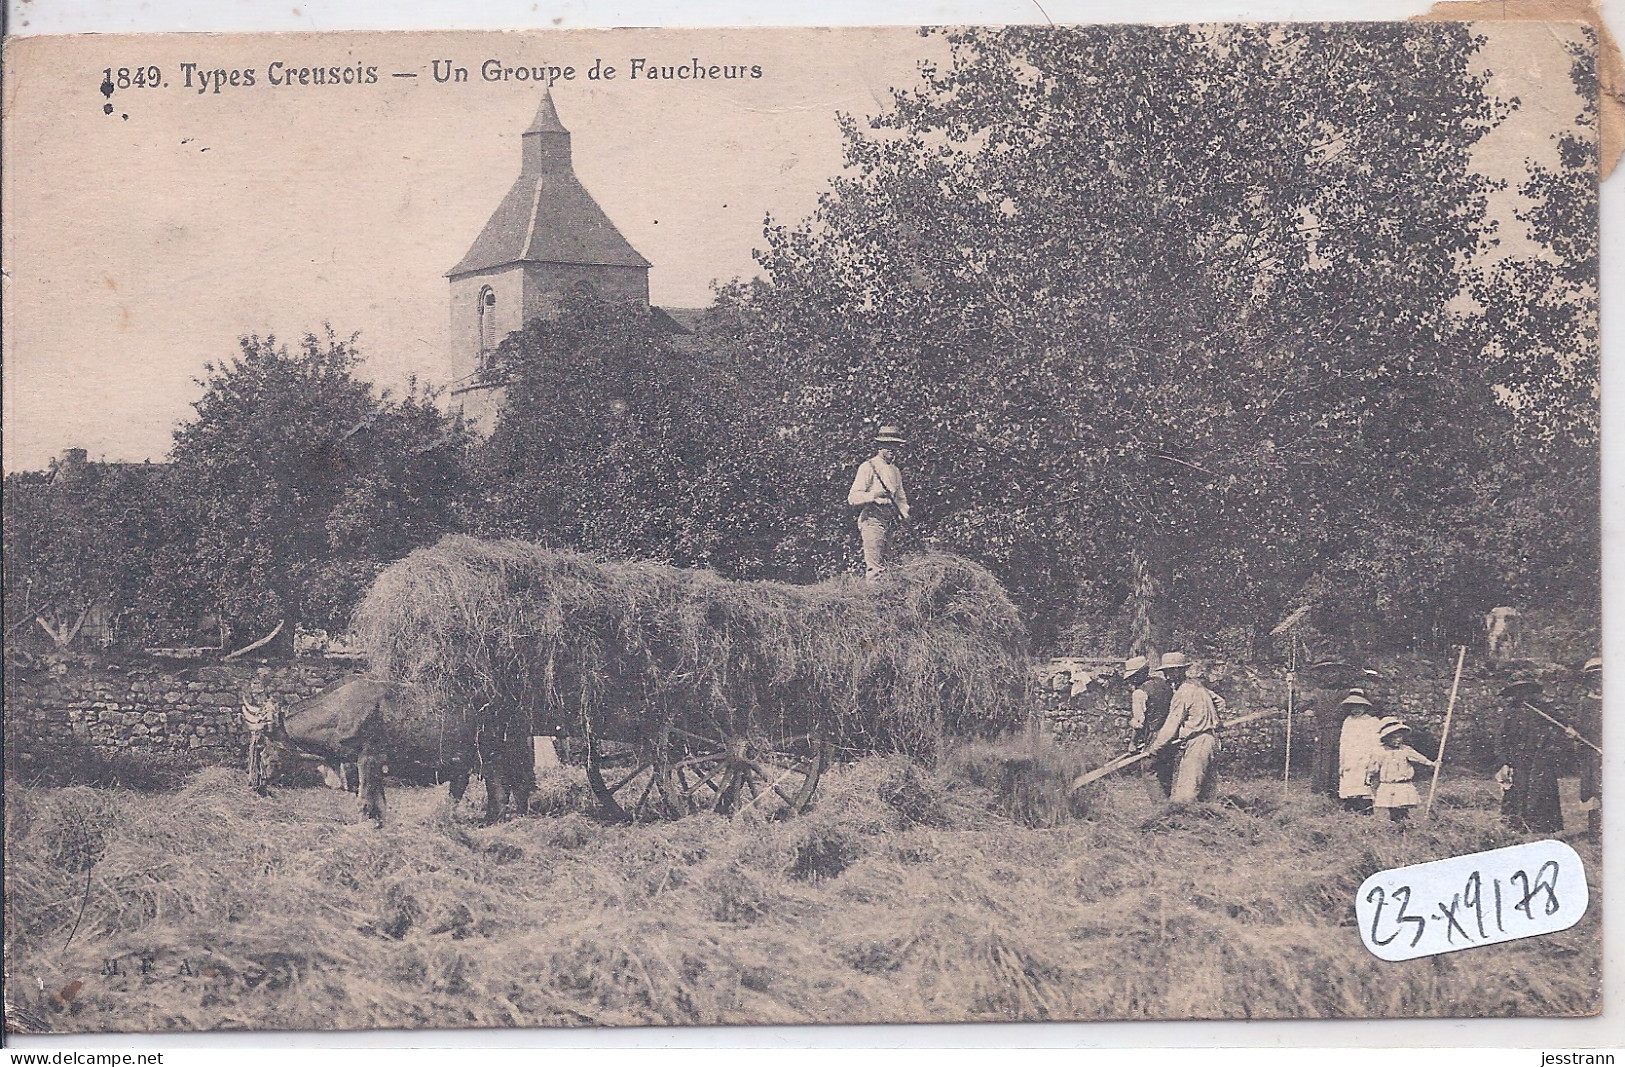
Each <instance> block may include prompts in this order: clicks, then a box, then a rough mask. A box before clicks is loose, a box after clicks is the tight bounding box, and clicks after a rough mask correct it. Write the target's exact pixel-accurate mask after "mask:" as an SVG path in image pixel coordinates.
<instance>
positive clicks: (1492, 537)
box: [1472, 31, 1602, 621]
mask: <svg viewBox="0 0 1625 1067" xmlns="http://www.w3.org/2000/svg"><path fill="white" fill-rule="evenodd" d="M1587 32H1588V35H1589V32H1590V31H1587ZM1595 47H1596V40H1595V37H1594V36H1592V37H1590V39H1589V40H1587V41H1585V42H1583V43H1576V44H1574V45H1571V46H1570V49H1569V51H1570V55H1571V59H1572V63H1571V67H1570V71H1569V76H1570V79H1571V80H1572V82H1573V83H1574V86H1575V89H1576V91H1577V93H1578V95H1579V98H1580V101H1581V107H1580V110H1579V113H1578V114H1577V115H1576V116H1575V117H1574V122H1573V124H1572V125H1571V126H1570V127H1569V128H1567V129H1563V130H1560V131H1558V132H1557V133H1555V134H1553V140H1554V141H1555V148H1556V150H1557V151H1556V156H1557V162H1556V165H1555V166H1551V165H1548V164H1545V163H1534V162H1531V163H1530V164H1529V166H1528V174H1529V176H1528V179H1527V180H1526V181H1525V182H1524V183H1523V185H1522V187H1521V188H1520V190H1519V192H1520V193H1521V194H1522V201H1523V203H1524V205H1525V207H1524V208H1523V209H1522V210H1521V211H1520V212H1519V215H1520V219H1521V221H1522V222H1523V224H1524V225H1525V227H1526V228H1527V231H1528V237H1529V245H1530V246H1532V247H1530V248H1526V249H1525V250H1524V251H1522V252H1521V253H1520V254H1517V255H1508V256H1504V257H1502V258H1499V259H1496V260H1495V261H1494V262H1493V264H1492V265H1491V266H1489V267H1487V268H1485V269H1484V270H1482V271H1481V272H1480V274H1479V277H1478V280H1477V284H1475V285H1474V287H1473V290H1472V292H1473V297H1474V299H1475V300H1476V301H1477V302H1478V303H1479V304H1480V305H1482V307H1483V309H1484V318H1485V320H1486V321H1488V322H1492V323H1494V324H1495V327H1494V329H1493V331H1491V332H1490V333H1489V335H1488V338H1487V343H1486V346H1485V352H1486V356H1487V358H1488V359H1489V360H1490V361H1491V363H1492V366H1493V374H1494V377H1495V380H1496V381H1497V383H1498V384H1499V385H1500V387H1501V388H1502V389H1503V390H1504V392H1505V395H1506V398H1507V403H1508V406H1509V408H1510V409H1511V411H1512V413H1513V425H1512V427H1511V431H1510V432H1509V433H1507V434H1506V435H1505V436H1503V437H1502V438H1500V439H1499V440H1498V441H1497V442H1495V444H1496V446H1497V447H1496V448H1495V450H1494V463H1493V464H1492V466H1491V467H1490V469H1489V470H1488V471H1487V472H1486V475H1485V477H1484V478H1483V480H1482V484H1481V487H1480V489H1481V496H1482V499H1483V506H1482V508H1481V513H1482V516H1483V519H1484V521H1483V526H1484V539H1483V540H1484V548H1485V555H1486V557H1487V558H1490V559H1493V560H1494V561H1496V565H1495V566H1494V568H1493V578H1492V581H1493V585H1494V587H1495V588H1496V590H1497V592H1498V595H1499V596H1502V597H1504V598H1505V599H1506V600H1507V602H1510V603H1518V604H1525V605H1527V604H1533V603H1539V602H1543V601H1554V600H1555V601H1556V602H1559V603H1564V604H1567V605H1586V606H1588V607H1589V608H1590V609H1591V613H1592V621H1595V611H1596V608H1597V597H1598V591H1599V588H1600V579H1601V547H1602V542H1601V532H1602V531H1601V524H1600V518H1601V515H1600V501H1599V488H1600V484H1599V465H1598V459H1599V453H1598V444H1599V437H1598V431H1599V416H1600V405H1599V403H1598V392H1597V389H1598V384H1599V371H1600V354H1601V353H1600V346H1599V337H1598V316H1597V312H1598V297H1599V294H1598V288H1597V282H1598V277H1597V269H1598V219H1597V208H1598V199H1597V180H1598V126H1597V106H1598V90H1599V87H1598V83H1597V71H1596V51H1595Z"/></svg>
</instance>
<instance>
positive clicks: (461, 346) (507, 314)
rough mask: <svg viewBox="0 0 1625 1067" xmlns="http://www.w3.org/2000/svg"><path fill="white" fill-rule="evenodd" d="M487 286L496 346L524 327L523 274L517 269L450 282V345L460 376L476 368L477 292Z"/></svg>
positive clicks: (461, 278)
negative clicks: (493, 298) (491, 295)
mask: <svg viewBox="0 0 1625 1067" xmlns="http://www.w3.org/2000/svg"><path fill="white" fill-rule="evenodd" d="M487 285H489V286H490V287H491V289H492V291H494V292H495V293H496V297H497V303H496V307H495V308H494V309H493V312H494V314H495V316H496V332H495V340H496V343H498V344H501V343H502V339H503V338H504V337H506V336H508V335H509V334H510V333H512V332H513V331H515V330H517V329H519V327H521V326H523V325H524V324H525V320H526V318H527V317H528V316H527V315H526V314H525V308H526V300H525V289H526V286H525V270H524V268H523V267H521V266H512V267H500V268H497V269H495V270H486V271H478V272H476V273H474V274H465V275H462V276H460V277H457V278H453V279H452V280H451V344H452V351H454V352H456V353H457V355H458V359H459V365H460V366H461V367H462V368H464V369H463V370H462V372H461V373H462V374H465V375H466V374H473V373H474V371H475V370H476V369H477V368H478V367H479V355H480V314H479V297H480V291H481V290H482V289H484V288H485V287H486V286H487Z"/></svg>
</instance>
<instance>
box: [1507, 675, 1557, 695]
mask: <svg viewBox="0 0 1625 1067" xmlns="http://www.w3.org/2000/svg"><path fill="white" fill-rule="evenodd" d="M1545 691H1546V687H1545V686H1543V685H1541V684H1540V682H1538V681H1536V680H1535V679H1534V678H1531V677H1529V676H1528V675H1527V674H1525V675H1520V676H1518V677H1516V678H1514V679H1512V681H1511V682H1509V683H1507V685H1506V687H1505V688H1504V689H1502V690H1501V692H1500V694H1499V695H1500V696H1503V697H1506V698H1507V699H1508V700H1534V699H1535V698H1537V697H1539V696H1540V695H1541V694H1542V693H1544V692H1545Z"/></svg>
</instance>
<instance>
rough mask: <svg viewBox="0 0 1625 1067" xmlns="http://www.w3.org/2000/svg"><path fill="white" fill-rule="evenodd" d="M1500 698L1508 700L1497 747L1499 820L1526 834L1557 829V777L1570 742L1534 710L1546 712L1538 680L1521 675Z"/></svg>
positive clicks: (1560, 805)
mask: <svg viewBox="0 0 1625 1067" xmlns="http://www.w3.org/2000/svg"><path fill="white" fill-rule="evenodd" d="M1501 696H1502V697H1503V698H1505V699H1506V701H1507V717H1506V722H1505V724H1504V725H1503V726H1502V727H1501V736H1500V744H1499V747H1498V756H1499V759H1500V762H1501V769H1500V770H1499V771H1497V772H1496V775H1495V778H1496V781H1498V782H1500V783H1501V784H1502V787H1503V788H1504V789H1505V790H1506V791H1505V792H1504V793H1503V794H1502V795H1501V818H1503V819H1505V820H1506V821H1507V822H1508V823H1509V824H1511V825H1512V826H1514V827H1517V828H1519V829H1522V830H1528V831H1529V832H1531V833H1540V834H1555V833H1559V832H1561V831H1562V829H1563V803H1562V801H1561V800H1560V799H1559V797H1558V793H1557V777H1558V773H1559V771H1560V770H1561V769H1562V766H1563V763H1564V760H1565V757H1566V756H1567V755H1568V752H1569V749H1570V748H1571V747H1572V746H1571V745H1570V744H1569V740H1568V738H1566V737H1565V736H1563V733H1562V731H1560V730H1559V729H1558V728H1557V727H1555V726H1553V725H1552V724H1551V723H1549V722H1547V721H1546V720H1545V719H1543V718H1541V717H1540V716H1539V715H1538V714H1536V713H1535V711H1534V707H1539V708H1541V709H1542V710H1545V708H1546V705H1547V703H1548V701H1547V698H1546V696H1545V693H1544V690H1543V688H1542V687H1541V684H1540V683H1539V682H1537V681H1535V680H1534V679H1532V678H1525V679H1520V680H1518V681H1515V682H1513V683H1512V684H1511V685H1509V686H1507V687H1506V688H1505V689H1503V690H1501Z"/></svg>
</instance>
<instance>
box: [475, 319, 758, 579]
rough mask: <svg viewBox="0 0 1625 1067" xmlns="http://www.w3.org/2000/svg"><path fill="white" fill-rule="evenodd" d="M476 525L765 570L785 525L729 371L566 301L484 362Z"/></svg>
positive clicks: (628, 554)
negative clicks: (492, 421) (487, 396)
mask: <svg viewBox="0 0 1625 1067" xmlns="http://www.w3.org/2000/svg"><path fill="white" fill-rule="evenodd" d="M497 363H498V365H499V366H500V367H501V368H502V372H503V374H504V375H505V377H506V380H507V382H508V384H507V388H506V390H505V397H504V401H503V404H502V407H501V410H500V413H499V415H498V419H497V423H496V426H495V427H494V428H493V430H492V433H491V436H490V438H489V440H488V441H486V442H485V443H484V444H483V445H482V447H481V449H480V451H479V455H478V458H477V462H476V464H475V467H476V471H477V474H476V479H477V486H478V497H479V511H478V519H477V524H478V527H479V528H480V529H482V530H483V531H484V532H486V533H488V534H494V535H502V536H519V537H525V538H529V539H532V540H538V541H542V542H544V543H547V544H550V545H555V546H563V547H571V548H578V549H584V550H588V551H593V552H597V553H600V554H602V555H605V556H607V557H613V558H623V559H628V558H629V559H653V560H660V561H664V562H670V563H675V564H678V565H685V566H714V567H717V568H718V569H719V570H722V571H724V572H725V573H728V574H731V575H743V576H755V575H758V574H761V573H763V572H764V571H765V570H766V569H767V568H768V566H769V557H771V556H772V555H773V549H774V546H775V545H776V543H777V541H778V539H779V538H780V536H781V534H780V531H781V530H782V528H783V522H782V519H783V516H784V515H785V514H786V513H787V506H786V500H785V498H784V497H783V489H784V479H783V477H782V476H780V474H779V473H778V468H777V462H778V460H777V457H776V456H775V455H774V454H773V453H772V452H771V451H770V450H766V449H764V448H763V447H762V444H761V438H760V427H759V426H758V424H757V423H756V421H755V420H753V419H752V418H751V417H750V416H749V410H750V404H749V403H748V397H749V395H750V388H749V386H748V385H747V384H745V382H746V379H747V377H748V376H747V375H745V374H744V373H743V372H742V370H741V368H739V367H737V366H732V365H729V364H728V363H727V362H726V360H725V359H723V358H722V357H719V356H718V355H717V353H715V352H713V351H712V350H710V349H709V348H707V347H705V346H703V345H696V344H691V343H686V341H685V339H684V338H683V337H682V335H680V334H679V333H677V332H676V331H675V330H674V329H673V328H672V327H671V325H670V322H669V320H667V319H665V318H664V316H662V315H660V314H658V313H656V314H651V313H650V312H649V310H648V309H646V308H639V307H635V306H627V305H619V304H614V303H608V302H600V301H596V300H593V299H590V298H580V299H577V300H575V301H573V302H572V303H571V304H570V306H569V307H568V308H566V309H565V311H564V312H563V313H562V314H561V315H559V316H558V317H556V318H548V319H538V320H535V321H533V322H531V323H530V324H529V325H527V326H526V327H524V328H523V329H522V330H519V331H517V332H515V333H514V334H512V335H510V336H509V337H508V338H507V339H506V340H505V341H504V342H503V343H502V345H501V346H500V347H499V349H498V351H497Z"/></svg>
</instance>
